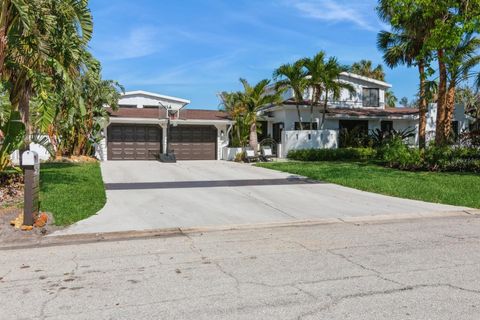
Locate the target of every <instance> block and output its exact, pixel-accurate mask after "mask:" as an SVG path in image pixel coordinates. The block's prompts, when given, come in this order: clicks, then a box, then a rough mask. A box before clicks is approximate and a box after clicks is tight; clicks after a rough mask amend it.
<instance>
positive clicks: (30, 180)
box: [22, 151, 40, 226]
mask: <svg viewBox="0 0 480 320" xmlns="http://www.w3.org/2000/svg"><path fill="white" fill-rule="evenodd" d="M22 167H23V171H24V178H25V187H24V206H23V224H24V225H26V226H33V223H34V219H35V217H36V216H37V215H38V212H39V209H40V202H39V192H40V161H39V159H38V154H37V153H36V152H35V151H25V152H24V153H23V154H22Z"/></svg>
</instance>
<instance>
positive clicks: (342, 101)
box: [283, 73, 390, 109]
mask: <svg viewBox="0 0 480 320" xmlns="http://www.w3.org/2000/svg"><path fill="white" fill-rule="evenodd" d="M340 81H341V82H344V83H349V84H350V85H352V86H353V88H354V92H352V93H350V91H348V90H347V89H342V91H341V93H340V98H339V99H337V100H333V97H331V96H330V97H329V102H328V106H329V107H334V108H335V107H342V108H362V107H363V88H375V89H379V103H380V105H379V108H381V109H383V108H385V90H386V89H388V88H389V87H390V85H389V84H387V83H383V82H379V81H375V80H373V81H369V80H368V79H366V78H364V77H360V78H357V77H352V76H350V75H349V74H347V73H343V74H342V75H341V76H340ZM311 91H312V90H311V89H309V90H307V91H306V92H305V94H304V99H306V100H309V99H310V97H311V95H312V92H311ZM293 97H294V94H293V90H291V89H288V90H286V91H285V92H284V93H283V99H284V101H286V100H288V99H291V98H293ZM324 98H325V95H322V97H321V100H322V101H323V99H324ZM375 109H377V108H375Z"/></svg>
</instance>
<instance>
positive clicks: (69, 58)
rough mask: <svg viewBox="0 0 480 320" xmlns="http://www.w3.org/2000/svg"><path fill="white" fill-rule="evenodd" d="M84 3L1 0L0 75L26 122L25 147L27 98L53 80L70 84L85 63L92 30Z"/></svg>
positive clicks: (27, 123)
mask: <svg viewBox="0 0 480 320" xmlns="http://www.w3.org/2000/svg"><path fill="white" fill-rule="evenodd" d="M87 5H88V4H87V1H78V0H76V1H57V0H29V1H11V0H6V1H3V2H2V12H1V14H0V35H1V34H4V35H5V38H2V40H3V41H0V60H3V61H4V63H3V64H2V68H1V69H0V71H1V74H0V75H1V78H2V80H4V81H6V82H7V83H9V87H10V88H11V89H10V91H9V97H10V102H11V108H12V110H13V111H17V110H18V111H19V112H20V115H21V119H22V122H23V123H24V124H25V128H26V134H25V144H26V147H28V139H29V138H30V130H31V128H30V119H29V115H30V100H31V98H32V97H34V96H35V95H36V94H40V93H41V95H44V94H52V92H51V90H52V89H53V90H54V91H55V90H56V89H58V87H57V88H55V86H54V85H53V83H54V82H57V83H62V85H63V86H65V85H67V84H68V83H70V84H71V83H72V82H73V81H72V80H71V78H75V77H76V76H77V75H78V74H79V73H80V71H81V68H82V67H83V65H84V63H83V61H84V59H83V58H84V53H85V52H86V49H87V44H88V41H89V40H90V38H91V34H92V17H91V15H90V11H89V9H88V6H87ZM69 79H70V80H69ZM61 88H63V87H61ZM40 91H42V92H40ZM71 92H74V90H71Z"/></svg>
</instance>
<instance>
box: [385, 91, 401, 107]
mask: <svg viewBox="0 0 480 320" xmlns="http://www.w3.org/2000/svg"><path fill="white" fill-rule="evenodd" d="M397 101H398V99H397V97H396V96H395V94H394V93H393V91H392V90H387V91H385V103H386V105H387V107H389V108H395V107H396V106H397Z"/></svg>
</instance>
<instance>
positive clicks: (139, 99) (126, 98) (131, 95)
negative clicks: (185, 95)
mask: <svg viewBox="0 0 480 320" xmlns="http://www.w3.org/2000/svg"><path fill="white" fill-rule="evenodd" d="M160 103H161V104H163V105H164V106H166V107H171V108H172V109H174V110H178V109H180V108H182V107H184V106H185V105H187V104H188V103H190V101H189V100H185V99H180V98H175V97H169V96H163V95H158V94H154V93H150V92H142V91H132V92H126V93H125V94H124V95H123V96H122V97H121V98H120V100H119V101H118V104H119V105H120V106H121V107H135V108H148V107H156V108H162V107H161V106H160Z"/></svg>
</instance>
